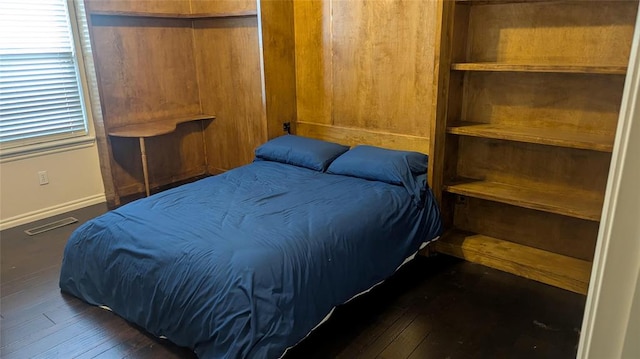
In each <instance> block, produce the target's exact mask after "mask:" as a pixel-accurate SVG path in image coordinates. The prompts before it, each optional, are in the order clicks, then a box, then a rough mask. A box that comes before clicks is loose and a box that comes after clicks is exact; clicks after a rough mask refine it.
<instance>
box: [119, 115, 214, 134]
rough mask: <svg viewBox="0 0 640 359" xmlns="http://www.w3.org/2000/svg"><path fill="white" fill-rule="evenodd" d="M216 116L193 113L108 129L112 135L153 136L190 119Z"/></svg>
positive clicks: (166, 131)
mask: <svg viewBox="0 0 640 359" xmlns="http://www.w3.org/2000/svg"><path fill="white" fill-rule="evenodd" d="M215 118H216V116H214V115H209V114H194V115H189V116H179V117H171V118H166V119H159V120H155V121H149V122H144V123H136V124H131V125H124V126H118V127H114V128H112V129H110V130H109V131H108V134H109V136H114V137H153V136H159V135H164V134H167V133H171V132H173V131H175V129H176V126H177V125H179V124H181V123H185V122H191V121H200V120H213V119H215Z"/></svg>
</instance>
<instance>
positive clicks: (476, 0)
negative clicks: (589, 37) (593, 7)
mask: <svg viewBox="0 0 640 359" xmlns="http://www.w3.org/2000/svg"><path fill="white" fill-rule="evenodd" d="M455 1H456V3H457V4H460V5H499V4H522V3H558V2H562V3H567V2H569V3H584V1H585V0H455ZM590 1H591V2H592V3H595V2H597V1H600V2H606V3H607V4H609V3H621V2H622V3H624V1H611V0H590Z"/></svg>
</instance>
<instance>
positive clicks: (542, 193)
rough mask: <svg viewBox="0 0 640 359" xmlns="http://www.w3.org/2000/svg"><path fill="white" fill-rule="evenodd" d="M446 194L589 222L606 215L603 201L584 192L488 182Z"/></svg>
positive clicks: (452, 187) (462, 185)
mask: <svg viewBox="0 0 640 359" xmlns="http://www.w3.org/2000/svg"><path fill="white" fill-rule="evenodd" d="M444 190H445V191H447V192H449V193H455V194H459V195H463V196H470V197H475V198H480V199H485V200H489V201H495V202H501V203H506V204H510V205H514V206H520V207H524V208H530V209H535V210H539V211H545V212H549V213H556V214H560V215H563V216H569V217H574V218H580V219H586V220H588V221H599V220H600V215H601V213H602V199H601V198H598V197H596V196H594V194H593V193H589V192H583V191H566V190H559V189H549V188H533V187H531V186H529V187H523V186H514V185H510V184H504V183H497V182H488V181H465V182H463V183H457V184H450V185H445V188H444Z"/></svg>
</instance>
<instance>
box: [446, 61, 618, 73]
mask: <svg viewBox="0 0 640 359" xmlns="http://www.w3.org/2000/svg"><path fill="white" fill-rule="evenodd" d="M451 70H457V71H491V72H540V73H568V74H604V75H624V74H626V73H627V67H626V66H594V65H542V64H538V65H535V64H508V63H498V62H459V63H453V64H451Z"/></svg>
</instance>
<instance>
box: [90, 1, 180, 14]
mask: <svg viewBox="0 0 640 359" xmlns="http://www.w3.org/2000/svg"><path fill="white" fill-rule="evenodd" d="M85 4H86V6H87V10H89V11H90V12H91V11H114V12H117V11H131V12H141V13H160V14H162V13H182V14H188V13H189V12H190V11H191V0H85Z"/></svg>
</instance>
